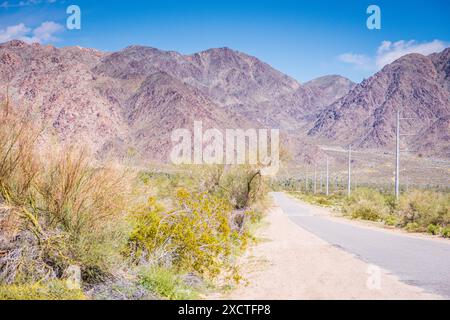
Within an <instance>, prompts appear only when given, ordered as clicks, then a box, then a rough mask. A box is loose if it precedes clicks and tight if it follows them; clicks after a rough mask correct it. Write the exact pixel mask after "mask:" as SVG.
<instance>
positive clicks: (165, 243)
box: [128, 189, 247, 276]
mask: <svg viewBox="0 0 450 320" xmlns="http://www.w3.org/2000/svg"><path fill="white" fill-rule="evenodd" d="M231 212H232V207H231V205H230V204H229V203H228V201H226V199H224V198H221V197H218V196H216V195H211V194H208V193H189V192H188V191H187V190H185V189H180V190H178V192H177V206H176V208H175V209H174V210H171V211H167V210H166V209H165V208H163V207H162V206H161V205H159V204H158V203H157V202H156V200H155V199H154V198H150V199H149V201H148V203H147V204H145V205H144V206H141V207H140V208H138V209H137V210H135V212H134V214H133V217H134V220H135V227H134V230H133V232H132V234H131V236H130V241H129V248H128V250H129V253H130V254H131V255H132V256H133V257H134V259H135V260H137V261H138V260H142V259H145V260H147V261H149V262H152V263H154V264H160V265H161V264H162V265H166V266H173V267H175V268H177V269H179V270H185V271H191V270H192V271H196V272H197V273H199V274H202V275H204V276H215V275H217V274H218V273H219V272H220V270H221V268H222V267H224V266H226V265H227V264H228V263H229V258H230V257H231V255H232V252H233V249H234V248H236V247H239V246H243V245H245V243H246V241H245V240H246V237H247V234H246V233H245V232H244V233H239V232H238V231H236V230H232V228H231V218H232V214H231Z"/></svg>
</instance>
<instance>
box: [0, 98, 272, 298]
mask: <svg viewBox="0 0 450 320" xmlns="http://www.w3.org/2000/svg"><path fill="white" fill-rule="evenodd" d="M41 132H42V130H39V128H36V124H35V123H34V121H32V119H30V118H29V117H28V116H27V115H26V114H17V113H13V112H12V111H11V110H10V108H9V106H8V105H7V104H3V105H0V299H46V300H47V299H109V298H122V299H128V298H129V299H155V298H156V299H197V298H199V297H201V292H203V291H204V290H206V289H207V288H208V287H211V286H214V285H215V284H216V283H218V282H219V279H220V283H224V281H225V282H227V283H232V282H238V281H239V280H240V275H239V271H238V268H237V266H236V257H237V256H238V255H239V254H240V253H242V252H243V250H245V249H246V247H247V246H248V244H249V243H250V242H251V241H252V236H251V233H250V226H251V225H252V224H254V223H256V222H258V221H259V219H261V217H262V214H263V211H264V206H265V205H266V201H267V200H266V198H265V195H266V192H267V187H266V184H265V181H264V180H263V178H262V177H261V174H260V168H257V167H254V166H248V167H245V166H239V167H229V166H210V167H201V168H199V167H189V168H181V169H180V170H179V171H177V172H161V171H158V170H148V171H139V172H137V171H135V170H133V169H132V168H123V167H121V166H118V165H114V164H112V163H103V162H102V163H100V162H98V161H96V160H95V159H94V158H93V157H91V155H90V154H89V152H87V151H86V150H84V149H79V148H75V147H70V146H69V147H56V146H54V147H51V148H49V150H48V151H46V150H45V148H44V147H43V146H45V143H44V144H43V143H42V141H41V138H42V134H41ZM68 270H75V274H70V273H68ZM77 271H78V272H77ZM78 273H79V275H78ZM78 280H81V282H78Z"/></svg>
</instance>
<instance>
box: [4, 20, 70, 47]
mask: <svg viewBox="0 0 450 320" xmlns="http://www.w3.org/2000/svg"><path fill="white" fill-rule="evenodd" d="M63 30H64V27H63V26H62V25H60V24H59V23H56V22H53V21H46V22H43V23H42V24H41V25H40V26H39V27H37V28H35V29H31V28H28V27H27V26H25V25H24V24H23V23H20V24H18V25H15V26H9V27H7V28H6V29H3V30H0V42H6V41H10V40H14V39H16V40H22V41H25V42H28V43H33V42H37V43H46V42H50V41H58V40H59V39H58V38H57V37H55V34H56V33H59V32H62V31H63Z"/></svg>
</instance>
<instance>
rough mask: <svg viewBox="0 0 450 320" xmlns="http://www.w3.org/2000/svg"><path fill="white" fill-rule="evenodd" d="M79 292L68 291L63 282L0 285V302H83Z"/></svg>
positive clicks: (83, 296)
mask: <svg viewBox="0 0 450 320" xmlns="http://www.w3.org/2000/svg"><path fill="white" fill-rule="evenodd" d="M85 299H86V297H85V295H84V294H83V292H82V291H81V290H76V289H75V290H70V289H68V288H67V286H66V284H65V282H64V281H57V280H55V281H51V282H48V283H35V284H25V285H0V300H85Z"/></svg>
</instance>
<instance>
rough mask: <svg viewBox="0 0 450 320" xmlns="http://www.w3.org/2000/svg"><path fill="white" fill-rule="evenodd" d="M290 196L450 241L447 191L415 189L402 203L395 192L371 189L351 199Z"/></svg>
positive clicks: (304, 194) (357, 192)
mask: <svg viewBox="0 0 450 320" xmlns="http://www.w3.org/2000/svg"><path fill="white" fill-rule="evenodd" d="M289 193H290V194H291V195H293V196H295V197H297V198H299V199H301V200H303V201H306V202H309V203H312V204H315V205H319V206H324V207H330V208H332V209H334V210H336V211H338V212H340V213H342V214H343V215H344V216H347V217H350V218H352V219H361V220H368V221H375V222H381V223H383V224H385V225H386V226H389V227H395V228H401V229H405V230H406V231H408V232H423V233H429V234H432V235H436V236H441V237H444V238H450V193H448V192H445V191H438V190H435V191H434V190H422V189H411V190H408V191H405V192H403V193H402V194H401V195H400V197H399V199H398V201H397V200H396V199H395V197H394V196H393V195H392V193H387V192H382V191H379V190H377V189H376V188H371V187H363V188H358V189H357V190H354V191H353V192H352V193H351V195H350V196H347V194H345V193H343V192H335V193H330V194H329V195H328V196H327V195H325V194H321V193H316V194H314V193H313V192H304V191H303V192H299V191H293V190H292V189H291V190H289Z"/></svg>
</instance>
